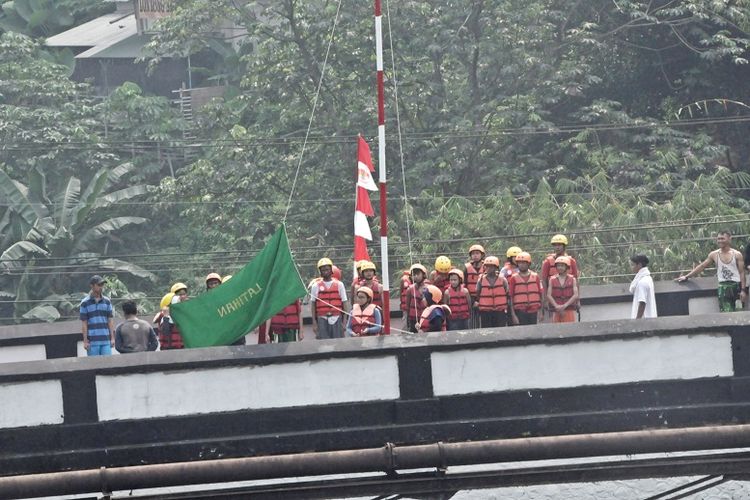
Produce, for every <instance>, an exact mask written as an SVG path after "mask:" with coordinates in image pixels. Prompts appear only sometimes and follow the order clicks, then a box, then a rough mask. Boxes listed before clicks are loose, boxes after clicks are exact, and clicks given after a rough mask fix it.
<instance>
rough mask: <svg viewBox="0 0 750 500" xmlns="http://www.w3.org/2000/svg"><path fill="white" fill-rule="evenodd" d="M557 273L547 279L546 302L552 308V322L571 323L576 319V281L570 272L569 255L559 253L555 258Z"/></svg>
mask: <svg viewBox="0 0 750 500" xmlns="http://www.w3.org/2000/svg"><path fill="white" fill-rule="evenodd" d="M555 268H556V269H557V274H555V275H554V276H552V277H551V278H550V279H549V283H548V285H549V286H548V287H547V303H548V304H549V306H550V309H551V310H552V312H553V314H552V321H553V322H554V323H573V322H574V321H575V320H576V317H575V312H576V303H577V301H578V283H577V280H576V279H575V278H574V277H573V276H571V275H570V274H569V273H570V257H568V256H567V255H561V256H560V257H558V258H557V259H555Z"/></svg>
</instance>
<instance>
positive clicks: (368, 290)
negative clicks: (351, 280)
mask: <svg viewBox="0 0 750 500" xmlns="http://www.w3.org/2000/svg"><path fill="white" fill-rule="evenodd" d="M357 293H364V294H365V295H367V296H368V297H370V300H372V297H373V293H372V288H370V287H369V286H361V287H359V288H357Z"/></svg>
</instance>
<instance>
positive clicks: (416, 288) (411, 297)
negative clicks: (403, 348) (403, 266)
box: [405, 264, 428, 333]
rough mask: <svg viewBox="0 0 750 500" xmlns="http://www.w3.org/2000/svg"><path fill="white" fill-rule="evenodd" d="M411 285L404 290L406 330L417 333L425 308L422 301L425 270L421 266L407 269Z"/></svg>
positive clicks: (416, 265) (415, 265)
mask: <svg viewBox="0 0 750 500" xmlns="http://www.w3.org/2000/svg"><path fill="white" fill-rule="evenodd" d="M409 272H410V273H411V282H412V283H411V285H409V288H407V289H406V311H405V313H406V314H405V317H406V330H407V331H409V332H411V333H417V328H418V327H419V319H420V318H421V317H422V311H424V309H425V307H427V306H426V305H425V303H424V300H423V291H424V289H425V286H426V285H427V284H428V283H426V282H425V278H426V277H427V268H426V267H424V266H423V265H422V264H413V265H412V266H411V268H410V269H409Z"/></svg>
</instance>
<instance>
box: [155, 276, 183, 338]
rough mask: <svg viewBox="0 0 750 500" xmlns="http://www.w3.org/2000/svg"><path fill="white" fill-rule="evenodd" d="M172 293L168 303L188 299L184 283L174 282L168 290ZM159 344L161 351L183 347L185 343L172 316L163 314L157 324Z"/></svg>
mask: <svg viewBox="0 0 750 500" xmlns="http://www.w3.org/2000/svg"><path fill="white" fill-rule="evenodd" d="M169 291H170V292H171V293H172V298H171V299H170V300H169V304H170V305H171V304H176V303H178V302H184V301H186V300H188V298H189V297H188V289H187V285H186V284H185V283H179V282H178V283H175V284H174V285H172V288H170V290H169ZM164 298H166V296H165V297H164ZM159 345H160V346H161V350H162V351H167V350H169V349H184V348H185V344H184V343H183V341H182V335H180V330H179V328H178V327H177V324H175V322H174V321H172V316H170V315H168V314H167V315H165V316H164V317H163V318H162V320H161V324H160V325H159Z"/></svg>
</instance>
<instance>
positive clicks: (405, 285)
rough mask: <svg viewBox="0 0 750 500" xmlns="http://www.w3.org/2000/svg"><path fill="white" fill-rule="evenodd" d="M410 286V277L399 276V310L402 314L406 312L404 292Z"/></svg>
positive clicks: (406, 275)
mask: <svg viewBox="0 0 750 500" xmlns="http://www.w3.org/2000/svg"><path fill="white" fill-rule="evenodd" d="M410 286H411V277H410V276H409V275H408V274H405V275H403V276H401V310H402V311H404V313H405V312H406V311H407V310H408V307H407V306H406V291H407V290H408V289H409V287H410Z"/></svg>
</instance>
